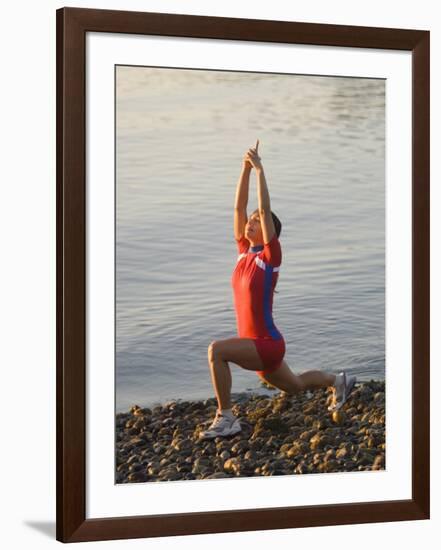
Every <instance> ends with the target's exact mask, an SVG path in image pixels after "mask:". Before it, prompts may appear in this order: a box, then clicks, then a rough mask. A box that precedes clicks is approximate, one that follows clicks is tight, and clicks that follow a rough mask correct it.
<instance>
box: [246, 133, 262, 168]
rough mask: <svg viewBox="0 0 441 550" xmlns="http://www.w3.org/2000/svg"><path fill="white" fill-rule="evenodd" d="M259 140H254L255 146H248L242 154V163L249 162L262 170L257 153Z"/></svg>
mask: <svg viewBox="0 0 441 550" xmlns="http://www.w3.org/2000/svg"><path fill="white" fill-rule="evenodd" d="M258 148H259V140H257V141H256V147H250V149H248V151H247V152H246V153H245V156H244V163H245V162H246V163H249V164H250V165H251V166H252V167H253V168H255V169H256V170H262V169H263V166H262V163H261V159H260V157H259V155H258V152H257V151H258Z"/></svg>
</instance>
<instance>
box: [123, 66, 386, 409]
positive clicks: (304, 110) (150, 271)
mask: <svg viewBox="0 0 441 550" xmlns="http://www.w3.org/2000/svg"><path fill="white" fill-rule="evenodd" d="M116 91H117V94H116V115H117V116H116V154H117V156H116V251H115V252H116V410H117V411H125V410H127V408H128V407H130V406H131V405H133V404H138V405H140V406H151V405H153V404H155V403H162V402H164V401H168V400H170V399H195V398H206V397H213V396H214V393H213V389H212V386H211V380H210V373H209V369H208V365H207V347H208V345H209V343H210V342H211V341H212V340H216V339H222V338H229V337H231V336H236V335H237V333H236V325H235V314H234V310H233V302H232V288H231V274H232V271H233V269H234V266H235V262H236V258H237V252H236V246H235V242H234V235H233V204H234V196H235V190H236V183H237V179H238V177H239V174H240V168H241V162H242V157H243V155H244V153H245V151H246V150H247V149H248V147H250V146H253V145H254V144H255V142H256V139H257V138H259V141H260V146H259V154H260V156H261V158H262V163H263V166H264V168H265V174H266V178H267V183H268V188H269V191H270V195H271V204H272V209H273V210H274V212H275V213H276V214H277V215H278V217H279V218H280V219H281V221H282V233H281V235H280V242H281V245H282V253H283V263H282V267H281V269H280V274H279V281H278V285H277V289H276V290H277V291H278V293H277V294H275V295H274V306H273V317H274V320H275V323H276V326H277V327H278V329H279V330H280V331H281V333H282V334H283V336H284V338H285V341H286V345H287V350H286V355H285V359H286V361H287V362H288V364H289V365H290V367H291V368H292V369H293V371H294V372H297V373H299V372H302V371H304V370H307V369H325V370H330V371H333V372H337V371H339V370H340V369H346V370H347V371H348V372H350V373H355V374H357V376H358V377H359V379H360V380H369V379H371V378H375V379H384V372H385V334H384V330H385V81H384V80H376V79H361V78H360V79H359V78H344V77H326V76H318V77H317V76H304V75H274V74H256V73H245V72H244V73H242V72H222V71H208V70H193V69H170V68H147V67H118V68H117V80H116ZM256 206H257V198H256V178H255V174H254V173H252V174H251V182H250V194H249V209H248V212H249V213H250V212H251V211H252V209H254V208H255V207H256ZM231 369H232V374H233V388H232V389H233V392H237V391H242V390H246V389H251V390H255V389H257V388H259V386H260V383H259V379H258V377H257V376H256V375H255V374H254V373H252V372H250V371H245V370H242V369H241V368H240V367H238V366H236V365H234V364H232V365H231Z"/></svg>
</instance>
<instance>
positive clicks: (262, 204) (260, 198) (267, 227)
mask: <svg viewBox="0 0 441 550" xmlns="http://www.w3.org/2000/svg"><path fill="white" fill-rule="evenodd" d="M258 147H259V140H257V143H256V147H255V149H250V150H249V151H248V153H247V158H248V159H249V160H250V162H251V164H252V165H253V166H254V168H255V170H256V175H257V204H258V208H259V216H260V225H261V227H262V235H263V242H264V243H265V244H268V243H269V242H270V241H271V239H272V238H273V236H274V233H275V232H276V228H275V227H274V222H273V217H272V214H271V201H270V195H269V191H268V186H267V184H266V178H265V172H264V171H263V166H262V163H261V159H260V157H259V155H258V151H257V150H258Z"/></svg>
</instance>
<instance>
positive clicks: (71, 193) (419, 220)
mask: <svg viewBox="0 0 441 550" xmlns="http://www.w3.org/2000/svg"><path fill="white" fill-rule="evenodd" d="M56 22H57V202H56V206H57V333H56V336H57V409H56V414H57V506H56V509H57V535H56V536H57V539H58V540H59V541H62V542H79V541H91V540H108V539H126V538H135V537H157V536H170V535H184V534H197V533H216V532H231V531H252V530H261V529H284V528H292V527H309V526H319V525H338V524H351V523H369V522H387V521H403V520H415V519H428V518H429V505H430V497H429V475H430V464H429V460H430V454H429V261H430V258H429V239H430V237H429V51H430V50H429V37H430V34H429V31H421V30H406V29H393V28H392V29H390V28H372V27H360V26H357V27H356V26H352V27H351V26H340V25H323V24H312V23H294V22H289V21H268V20H253V19H234V18H223V17H206V16H193V15H177V14H166V13H140V12H127V11H109V10H95V9H82V8H62V9H59V10H57V15H56ZM88 31H95V32H107V33H126V34H133V33H135V34H145V35H161V36H180V37H195V38H215V39H228V40H252V41H262V42H278V43H284V42H285V43H296V44H313V45H325V46H348V47H359V48H380V49H393V50H407V51H411V52H412V70H413V74H412V93H413V95H412V102H413V105H412V110H413V112H412V132H413V135H412V152H413V164H412V277H413V279H412V383H413V387H412V406H413V418H412V426H413V431H412V498H411V499H410V500H400V501H380V502H359V503H354V504H333V505H326V506H323V505H317V506H300V507H284V508H267V509H245V510H229V511H223V512H219V511H213V512H201V513H185V514H167V515H149V516H131V517H115V518H93V519H86V517H85V504H86V410H85V404H86V400H85V395H86V377H85V373H86V276H85V274H86V254H85V253H86V217H85V208H86V202H85V201H86V181H85V174H86V166H85V109H86V104H85V102H86V98H85V62H86V51H85V42H86V40H85V38H86V32H88Z"/></svg>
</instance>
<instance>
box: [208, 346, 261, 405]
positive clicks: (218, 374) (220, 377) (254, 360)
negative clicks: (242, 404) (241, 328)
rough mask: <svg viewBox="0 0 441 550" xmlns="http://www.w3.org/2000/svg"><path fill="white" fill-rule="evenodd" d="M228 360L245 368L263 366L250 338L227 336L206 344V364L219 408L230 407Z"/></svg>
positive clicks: (259, 367) (254, 369) (253, 369)
mask: <svg viewBox="0 0 441 550" xmlns="http://www.w3.org/2000/svg"><path fill="white" fill-rule="evenodd" d="M229 361H231V362H232V363H235V364H236V365H239V366H240V367H242V368H244V369H246V370H252V371H258V370H263V368H264V366H263V364H262V360H261V359H260V356H259V354H258V353H257V349H256V346H255V344H254V342H253V340H252V339H250V338H228V339H226V340H218V341H214V342H211V344H210V345H209V346H208V364H209V367H210V372H211V381H212V383H213V387H214V391H215V394H216V398H217V402H218V408H219V410H221V409H230V408H231V397H230V396H231V371H230V366H229V364H228V362H229Z"/></svg>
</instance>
